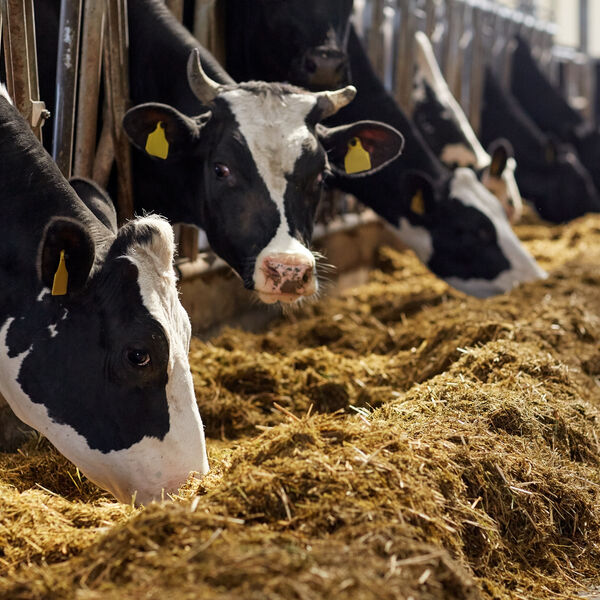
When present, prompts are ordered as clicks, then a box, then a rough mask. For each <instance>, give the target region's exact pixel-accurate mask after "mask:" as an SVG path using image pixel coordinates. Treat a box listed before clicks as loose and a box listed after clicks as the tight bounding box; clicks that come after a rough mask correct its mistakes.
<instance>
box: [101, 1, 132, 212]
mask: <svg viewBox="0 0 600 600" xmlns="http://www.w3.org/2000/svg"><path fill="white" fill-rule="evenodd" d="M106 22H107V35H106V36H105V40H104V64H105V69H106V71H107V73H108V78H107V79H108V83H109V86H108V90H107V99H108V106H109V110H110V113H111V115H112V125H113V131H112V133H113V136H112V137H113V144H114V148H115V159H116V161H117V165H118V169H117V217H118V220H119V222H120V223H122V222H123V221H125V220H126V219H130V218H131V217H132V216H133V185H132V180H131V148H130V146H129V140H128V139H127V136H126V135H125V133H124V132H123V127H122V125H121V123H122V121H123V117H124V115H125V111H126V110H127V108H128V107H129V69H128V58H129V38H128V29H127V0H106Z"/></svg>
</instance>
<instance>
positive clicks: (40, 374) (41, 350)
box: [0, 87, 208, 503]
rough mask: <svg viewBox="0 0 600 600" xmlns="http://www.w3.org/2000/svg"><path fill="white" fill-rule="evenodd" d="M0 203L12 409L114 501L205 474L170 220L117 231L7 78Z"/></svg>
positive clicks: (1, 109)
mask: <svg viewBox="0 0 600 600" xmlns="http://www.w3.org/2000/svg"><path fill="white" fill-rule="evenodd" d="M75 190H77V191H78V192H79V193H80V194H81V196H82V198H83V200H82V199H80V198H79V197H78V196H77V194H76V192H75ZM0 202H1V203H2V206H3V207H4V208H3V214H4V217H3V223H4V225H3V227H4V233H3V235H2V236H1V241H0V255H1V256H2V261H1V264H2V268H1V269H0V277H1V278H2V286H0V289H1V292H0V394H1V395H2V396H3V397H4V399H5V400H6V401H7V402H8V404H9V405H10V407H11V409H12V410H13V411H14V413H15V414H16V416H17V417H18V418H19V419H20V420H21V421H23V422H24V423H27V424H28V425H30V426H31V427H33V428H35V429H36V430H38V431H39V432H40V433H42V434H43V435H45V436H46V437H47V438H48V439H49V440H50V442H51V443H52V444H54V446H55V447H56V448H57V449H58V450H59V451H60V452H61V453H62V454H64V456H66V457H67V458H68V459H69V460H71V461H72V462H73V463H74V464H75V465H77V467H78V468H79V469H80V470H81V471H82V472H83V473H84V474H85V475H86V476H87V477H88V478H89V479H90V480H92V481H93V482H95V483H96V484H97V485H99V486H100V487H101V488H104V489H106V490H108V491H109V492H111V493H112V494H113V495H114V496H115V497H116V498H117V499H118V500H120V501H121V502H130V501H131V500H132V497H134V498H135V501H136V502H137V503H147V502H149V501H151V500H153V499H160V498H161V496H162V494H163V493H167V492H172V491H176V490H177V489H178V487H179V486H180V485H181V484H182V483H183V482H184V481H185V480H186V478H187V477H188V475H189V473H190V472H191V471H197V472H198V473H199V474H200V475H203V474H205V473H206V472H207V471H208V461H207V455H206V445H205V440H204V430H203V426H202V421H201V418H200V414H199V412H198V407H197V404H196V399H195V396H194V386H193V382H192V377H191V373H190V369H189V363H188V347H189V342H190V335H191V328H190V322H189V319H188V316H187V314H186V313H185V311H184V309H183V307H182V306H181V304H180V302H179V298H178V292H177V288H176V276H175V271H174V268H173V252H174V240H173V232H172V228H171V227H170V225H169V224H168V223H167V221H166V220H165V219H163V218H161V217H159V216H145V217H141V218H137V219H133V220H131V221H129V222H128V223H127V224H125V225H124V226H123V227H121V228H120V229H118V230H117V228H116V227H115V214H114V209H113V208H112V206H111V204H110V201H109V200H108V199H107V198H106V197H105V196H104V195H103V193H102V192H101V190H99V189H97V188H95V186H93V184H91V183H89V182H85V181H77V182H74V188H73V187H71V186H69V184H68V183H67V181H66V180H65V179H64V178H63V176H62V175H61V173H60V171H59V170H58V168H57V166H56V165H55V163H54V162H53V161H52V159H51V158H50V156H49V155H48V154H47V153H46V151H45V150H44V149H43V147H42V146H41V145H40V143H39V142H38V140H37V139H36V138H35V136H34V135H33V133H32V132H31V130H30V128H29V126H28V125H27V123H26V122H25V120H24V119H23V118H22V117H21V116H20V114H19V113H18V112H17V110H16V109H15V108H14V107H13V105H12V103H11V101H10V98H9V96H8V93H7V92H6V89H5V88H4V87H1V88H0ZM3 426H4V424H3Z"/></svg>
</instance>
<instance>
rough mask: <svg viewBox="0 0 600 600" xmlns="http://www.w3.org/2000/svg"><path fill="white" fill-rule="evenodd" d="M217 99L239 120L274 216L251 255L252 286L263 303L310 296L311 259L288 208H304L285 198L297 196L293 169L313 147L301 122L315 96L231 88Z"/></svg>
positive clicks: (312, 286) (314, 286)
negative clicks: (267, 235)
mask: <svg viewBox="0 0 600 600" xmlns="http://www.w3.org/2000/svg"><path fill="white" fill-rule="evenodd" d="M221 98H223V99H224V100H225V101H226V102H227V103H228V105H229V108H230V110H231V112H232V113H233V115H234V116H235V119H236V121H237V123H238V124H239V129H240V132H241V134H242V135H243V136H244V139H245V141H246V143H247V145H248V148H249V150H250V153H251V155H252V156H253V158H254V160H255V163H256V168H257V170H258V174H259V176H260V177H261V179H262V180H263V182H264V184H265V187H266V189H267V193H268V194H269V198H270V200H271V201H272V202H273V203H274V204H275V207H276V209H277V212H278V215H279V225H278V227H277V229H276V231H275V232H274V235H273V237H272V238H271V240H270V241H269V242H268V244H267V245H266V246H265V248H263V249H262V250H261V251H260V252H259V254H258V256H257V257H256V261H255V267H254V272H253V276H252V279H253V285H254V289H255V290H256V292H257V293H258V296H259V298H260V299H261V300H262V301H263V302H265V303H267V304H273V303H275V302H278V301H279V302H284V303H290V302H294V301H296V300H298V299H299V298H302V297H307V296H312V295H314V294H315V293H316V292H317V288H318V283H317V278H316V272H315V259H314V257H313V255H312V253H311V252H310V251H309V250H308V248H306V246H304V245H303V244H302V243H301V242H300V241H299V240H298V239H297V238H296V237H294V235H292V233H291V232H292V227H291V225H290V222H289V219H288V212H292V213H293V212H294V211H295V210H297V211H302V210H305V207H302V206H300V208H295V207H294V206H293V205H290V204H291V203H289V202H288V204H287V205H286V200H285V199H286V197H287V196H289V194H291V195H292V196H293V197H298V195H297V191H295V190H294V189H293V187H294V183H293V173H294V168H295V166H296V163H297V161H298V159H299V158H300V157H301V156H302V154H303V152H314V151H315V150H316V148H317V145H318V142H317V139H316V138H315V136H314V135H313V134H312V133H311V132H310V131H309V129H308V127H307V124H306V119H307V117H308V115H309V114H310V113H311V112H312V111H313V110H314V109H315V106H316V104H317V97H316V96H314V95H312V94H288V95H280V94H276V93H266V94H263V95H257V94H255V93H252V92H250V91H247V90H242V89H235V90H232V91H229V92H225V93H223V94H222V95H221ZM263 115H265V117H263ZM267 118H268V120H267ZM299 200H301V198H299ZM300 204H301V202H300ZM294 216H296V217H297V218H296V219H295V220H296V221H302V219H303V217H302V215H301V214H299V215H293V214H292V217H294Z"/></svg>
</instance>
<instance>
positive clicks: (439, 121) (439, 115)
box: [412, 80, 472, 168]
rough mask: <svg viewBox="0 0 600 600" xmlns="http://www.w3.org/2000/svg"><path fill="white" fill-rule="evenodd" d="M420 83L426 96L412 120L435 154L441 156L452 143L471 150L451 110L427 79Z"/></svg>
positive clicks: (417, 104) (453, 166) (417, 107)
mask: <svg viewBox="0 0 600 600" xmlns="http://www.w3.org/2000/svg"><path fill="white" fill-rule="evenodd" d="M420 85H422V86H423V88H424V91H425V97H424V98H423V99H421V100H419V101H418V102H417V103H416V105H415V108H414V111H413V115H412V120H413V122H414V123H415V125H416V126H417V128H418V129H419V131H420V132H421V134H422V135H423V137H424V138H425V141H426V142H427V143H428V144H429V146H430V148H431V149H432V150H433V152H434V154H435V155H436V156H437V157H438V158H440V157H441V155H442V151H443V150H444V148H445V147H446V146H448V145H450V144H462V145H463V146H465V148H466V149H467V150H469V149H470V144H469V142H468V140H467V138H466V137H465V136H464V134H463V132H462V130H461V128H460V125H459V124H458V123H457V122H456V121H455V120H454V118H453V116H452V114H451V112H450V111H449V110H448V109H446V107H445V106H444V105H443V104H442V103H441V102H440V101H439V99H438V97H437V96H436V94H435V92H434V90H433V89H432V87H431V86H430V85H429V84H428V83H427V81H425V80H422V81H421V82H420ZM471 151H472V150H471ZM446 166H448V167H450V168H456V167H458V166H466V165H458V164H451V165H450V164H447V165H446Z"/></svg>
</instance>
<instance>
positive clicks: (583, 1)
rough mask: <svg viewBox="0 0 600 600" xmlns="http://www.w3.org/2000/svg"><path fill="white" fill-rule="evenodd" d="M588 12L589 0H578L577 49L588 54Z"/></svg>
mask: <svg viewBox="0 0 600 600" xmlns="http://www.w3.org/2000/svg"><path fill="white" fill-rule="evenodd" d="M589 14H590V5H589V0H579V49H580V50H581V52H584V53H585V54H589V51H590V40H589V30H588V16H589Z"/></svg>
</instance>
